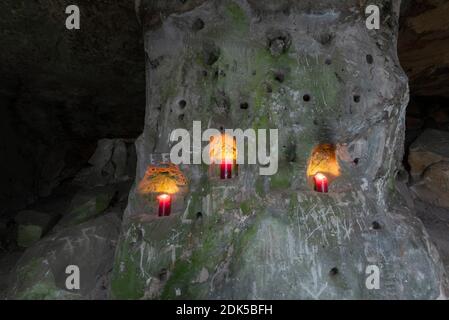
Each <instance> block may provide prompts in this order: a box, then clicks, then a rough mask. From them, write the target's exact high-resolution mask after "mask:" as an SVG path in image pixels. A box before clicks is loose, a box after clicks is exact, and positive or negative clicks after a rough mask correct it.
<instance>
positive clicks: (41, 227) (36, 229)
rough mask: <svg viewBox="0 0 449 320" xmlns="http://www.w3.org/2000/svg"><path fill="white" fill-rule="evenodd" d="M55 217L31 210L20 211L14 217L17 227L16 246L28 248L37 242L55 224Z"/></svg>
mask: <svg viewBox="0 0 449 320" xmlns="http://www.w3.org/2000/svg"><path fill="white" fill-rule="evenodd" d="M56 219H57V217H56V216H54V215H51V214H48V213H45V212H38V211H33V210H25V211H21V212H19V213H18V214H17V216H16V217H15V221H16V223H17V225H18V232H17V244H18V245H19V247H23V248H28V247H30V246H31V245H32V244H34V243H35V242H37V241H38V240H39V239H40V238H41V237H42V236H44V235H45V233H46V232H47V231H49V230H50V228H51V227H52V226H53V224H54V223H55V222H56Z"/></svg>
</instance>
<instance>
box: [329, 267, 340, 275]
mask: <svg viewBox="0 0 449 320" xmlns="http://www.w3.org/2000/svg"><path fill="white" fill-rule="evenodd" d="M329 274H330V275H331V276H336V275H337V274H338V268H337V267H333V268H332V269H331V270H330V271H329Z"/></svg>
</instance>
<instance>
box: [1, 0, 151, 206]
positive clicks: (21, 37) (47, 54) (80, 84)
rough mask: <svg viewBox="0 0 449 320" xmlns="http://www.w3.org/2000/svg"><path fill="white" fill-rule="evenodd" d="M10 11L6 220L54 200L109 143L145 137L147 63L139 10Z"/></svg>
mask: <svg viewBox="0 0 449 320" xmlns="http://www.w3.org/2000/svg"><path fill="white" fill-rule="evenodd" d="M71 4H72V2H70V1H64V0H52V1H25V0H20V1H15V0H14V1H13V0H7V1H2V2H1V3H0V47H1V48H2V50H0V74H1V75H2V76H1V78H0V88H1V89H0V103H1V108H0V113H1V114H0V118H1V120H0V121H1V129H0V130H1V133H2V137H3V138H2V139H1V142H0V148H1V150H2V157H1V160H0V161H1V166H2V168H4V169H5V170H4V171H5V172H4V174H2V176H1V178H0V179H1V181H0V199H1V201H2V208H1V209H0V214H6V213H10V212H14V211H15V210H17V209H19V208H22V207H24V206H26V205H28V204H30V203H32V202H33V201H34V200H36V199H37V198H38V197H41V196H48V195H49V194H50V193H51V191H52V190H53V188H54V187H55V186H56V185H58V184H59V183H60V182H61V181H63V180H65V179H67V178H69V177H73V176H74V174H75V173H76V172H77V171H78V170H79V169H80V168H81V167H82V166H83V165H84V164H85V163H86V162H87V160H88V159H89V157H90V156H91V154H92V153H93V151H94V150H95V147H96V144H97V141H98V140H99V139H102V138H112V137H119V138H135V137H136V136H137V135H138V134H139V133H140V132H141V130H142V126H143V117H144V105H145V100H144V99H145V88H144V82H145V74H144V65H145V62H144V61H145V55H144V52H143V50H142V47H143V41H142V32H141V26H140V25H139V22H138V19H137V18H136V12H135V6H134V3H133V2H130V1H112V0H111V1H86V0H80V1H77V3H76V4H77V5H78V6H79V7H80V10H81V29H80V30H67V29H66V27H65V20H66V18H67V15H66V14H65V8H66V7H67V6H68V5H71Z"/></svg>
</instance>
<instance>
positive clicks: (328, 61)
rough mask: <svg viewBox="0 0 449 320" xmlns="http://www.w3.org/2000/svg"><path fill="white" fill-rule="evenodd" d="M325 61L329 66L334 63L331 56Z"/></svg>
mask: <svg viewBox="0 0 449 320" xmlns="http://www.w3.org/2000/svg"><path fill="white" fill-rule="evenodd" d="M324 63H325V64H327V65H328V66H329V65H331V64H332V60H331V59H330V58H327V59H326V60H325V61H324Z"/></svg>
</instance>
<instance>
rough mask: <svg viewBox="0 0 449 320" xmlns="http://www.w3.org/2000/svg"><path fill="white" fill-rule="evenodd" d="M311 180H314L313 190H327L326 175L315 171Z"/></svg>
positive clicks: (325, 191)
mask: <svg viewBox="0 0 449 320" xmlns="http://www.w3.org/2000/svg"><path fill="white" fill-rule="evenodd" d="M313 180H314V182H315V191H317V192H324V193H327V192H328V181H327V177H326V176H325V175H324V174H322V173H317V174H316V175H315V176H314V177H313Z"/></svg>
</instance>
